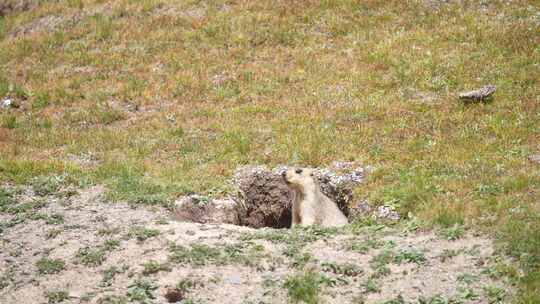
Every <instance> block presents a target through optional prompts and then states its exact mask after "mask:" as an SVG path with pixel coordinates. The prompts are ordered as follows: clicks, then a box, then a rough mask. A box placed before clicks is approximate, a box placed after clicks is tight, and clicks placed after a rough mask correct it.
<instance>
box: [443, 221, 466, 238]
mask: <svg viewBox="0 0 540 304" xmlns="http://www.w3.org/2000/svg"><path fill="white" fill-rule="evenodd" d="M440 233H441V235H442V236H443V237H444V238H446V239H447V240H450V241H454V240H457V239H460V238H461V237H462V236H463V234H464V233H465V231H464V229H463V227H462V226H461V225H457V224H455V225H453V226H452V227H448V228H443V229H441V231H440Z"/></svg>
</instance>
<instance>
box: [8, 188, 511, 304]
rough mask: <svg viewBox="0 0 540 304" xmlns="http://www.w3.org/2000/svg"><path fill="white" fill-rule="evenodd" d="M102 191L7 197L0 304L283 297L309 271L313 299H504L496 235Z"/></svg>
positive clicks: (288, 295) (272, 300)
mask: <svg viewBox="0 0 540 304" xmlns="http://www.w3.org/2000/svg"><path fill="white" fill-rule="evenodd" d="M102 194H103V189H102V188H100V187H93V188H90V189H87V190H84V191H82V192H80V193H77V194H76V195H72V196H69V193H67V194H64V195H56V196H45V197H39V196H36V195H35V194H34V193H33V192H32V191H29V190H25V191H22V192H18V193H17V194H14V195H13V196H12V198H6V197H4V200H3V203H2V204H1V205H0V211H1V212H0V224H1V225H0V246H1V248H2V250H1V251H0V303H21V304H23V303H32V304H33V303H47V302H48V303H56V302H54V301H59V302H58V303H60V302H62V303H130V302H133V303H168V302H169V301H171V302H173V301H183V303H286V302H287V301H288V300H290V299H291V297H293V296H294V294H295V292H297V293H296V294H298V290H294V288H295V286H297V285H295V284H292V283H291V280H292V278H303V275H304V274H306V273H308V274H309V273H311V274H316V275H317V280H315V281H313V282H311V283H309V284H315V285H316V287H317V288H316V290H318V295H317V297H318V299H319V303H384V301H389V300H392V299H394V300H395V299H398V300H397V301H402V300H403V301H405V302H390V303H409V302H411V303H418V301H419V299H421V298H424V299H427V300H429V299H439V298H440V299H446V300H450V299H454V300H457V299H459V300H460V301H462V302H459V303H490V302H489V301H490V300H491V299H492V297H493V296H492V294H493V292H491V293H489V292H486V290H491V291H493V290H502V291H503V292H504V293H506V294H509V289H508V287H507V286H506V285H505V284H504V282H502V281H499V279H498V278H497V277H496V276H494V275H493V271H492V269H493V268H494V266H495V265H496V263H497V257H496V256H495V255H494V250H493V245H492V242H491V240H489V239H488V238H486V237H482V236H475V235H472V234H471V233H465V234H463V235H461V237H460V238H458V239H456V240H448V237H443V236H440V235H439V234H438V233H435V232H419V231H418V232H409V233H406V232H404V231H401V230H397V229H392V228H389V227H385V226H383V225H377V226H368V227H356V228H355V229H353V228H352V227H346V228H345V229H340V230H336V229H322V228H312V229H300V230H290V229H271V228H263V229H253V228H249V227H241V226H234V225H227V224H199V223H188V222H179V221H174V220H171V217H170V214H169V212H168V211H166V210H165V209H162V208H157V207H156V208H146V207H137V208H135V207H132V206H130V205H128V204H124V203H111V202H107V201H105V200H104V198H103V195H102ZM287 280H289V281H288V282H289V283H285V282H287ZM309 284H308V285H309ZM297 287H298V286H297ZM307 289H309V288H307ZM299 294H300V295H301V294H302V292H300V293H299ZM188 300H191V301H192V302H189V301H188ZM180 303H182V302H180ZM424 303H450V302H424ZM454 303H458V302H454ZM501 303H502V302H501Z"/></svg>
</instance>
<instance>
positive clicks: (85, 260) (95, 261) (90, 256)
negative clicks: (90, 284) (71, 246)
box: [76, 247, 105, 267]
mask: <svg viewBox="0 0 540 304" xmlns="http://www.w3.org/2000/svg"><path fill="white" fill-rule="evenodd" d="M76 257H77V259H78V260H79V261H80V262H81V263H82V264H83V265H85V266H91V267H95V266H99V265H101V264H102V263H103V261H105V251H103V250H102V249H101V248H90V247H84V248H81V249H79V251H78V252H77V255H76Z"/></svg>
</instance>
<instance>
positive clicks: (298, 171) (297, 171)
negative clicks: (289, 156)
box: [294, 169, 302, 174]
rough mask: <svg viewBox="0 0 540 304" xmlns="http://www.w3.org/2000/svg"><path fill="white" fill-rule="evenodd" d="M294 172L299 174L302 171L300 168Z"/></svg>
mask: <svg viewBox="0 0 540 304" xmlns="http://www.w3.org/2000/svg"><path fill="white" fill-rule="evenodd" d="M294 172H296V173H297V174H301V173H302V169H296V171H294Z"/></svg>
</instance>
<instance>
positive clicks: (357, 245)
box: [345, 237, 384, 253]
mask: <svg viewBox="0 0 540 304" xmlns="http://www.w3.org/2000/svg"><path fill="white" fill-rule="evenodd" d="M383 245H384V242H383V241H381V240H379V239H377V238H372V237H371V238H368V239H366V240H364V241H356V240H353V241H351V242H349V243H347V245H346V246H345V249H347V250H350V251H355V252H359V253H367V252H368V251H369V250H370V249H378V248H381V247H382V246H383Z"/></svg>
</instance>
